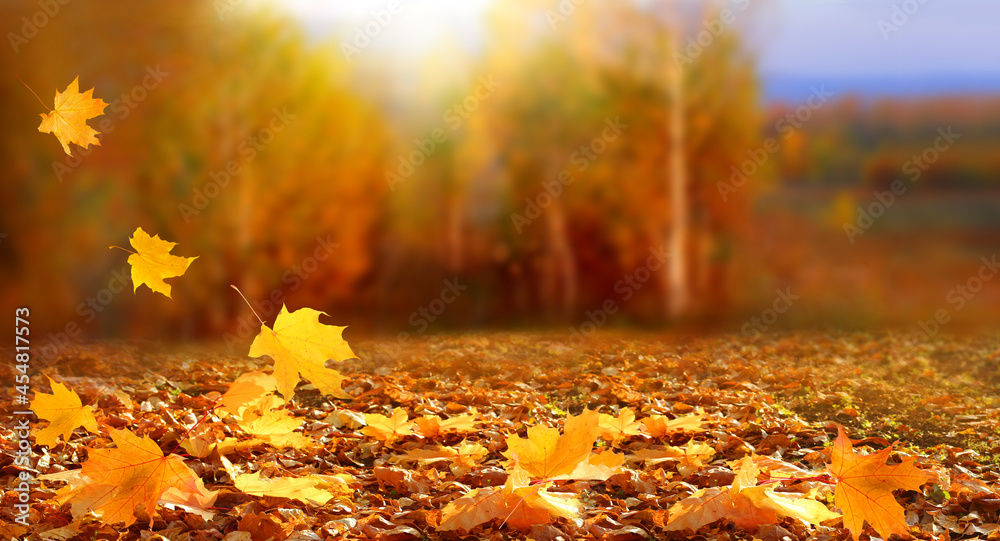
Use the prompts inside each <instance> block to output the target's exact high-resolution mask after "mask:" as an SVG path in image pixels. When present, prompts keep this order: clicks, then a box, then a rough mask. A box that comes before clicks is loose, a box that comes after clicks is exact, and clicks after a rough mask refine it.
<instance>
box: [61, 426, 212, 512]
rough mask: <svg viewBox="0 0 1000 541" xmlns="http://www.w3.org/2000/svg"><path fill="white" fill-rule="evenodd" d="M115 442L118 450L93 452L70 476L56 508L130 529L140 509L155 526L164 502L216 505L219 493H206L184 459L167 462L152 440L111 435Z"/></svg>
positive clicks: (171, 457) (122, 432) (115, 432)
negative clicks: (68, 508) (95, 515)
mask: <svg viewBox="0 0 1000 541" xmlns="http://www.w3.org/2000/svg"><path fill="white" fill-rule="evenodd" d="M111 439H112V440H113V441H114V442H115V445H116V446H117V448H114V449H88V455H89V458H88V459H87V461H86V462H84V463H83V467H82V469H80V470H74V471H73V472H70V473H71V476H72V477H71V478H70V479H66V478H65V476H63V479H64V480H68V481H70V485H69V486H68V487H65V488H63V489H61V490H60V491H59V492H58V493H57V498H56V502H57V503H60V504H61V503H67V502H69V503H70V504H71V505H72V513H73V516H74V517H78V516H80V515H83V514H85V513H88V512H91V511H93V512H95V513H98V514H101V515H102V519H103V521H104V522H105V523H108V524H111V523H117V522H122V523H124V524H125V526H126V527H128V526H129V525H131V524H132V523H133V522H135V515H134V511H135V507H136V506H139V505H141V506H143V507H144V508H145V511H146V514H147V515H149V517H150V521H152V517H153V512H154V511H155V510H156V502H157V501H160V500H166V501H168V502H170V503H178V502H179V501H181V500H183V501H184V502H185V505H190V504H195V505H197V506H199V507H200V508H202V509H204V508H206V507H208V506H209V505H211V504H212V503H213V502H214V501H215V495H216V493H215V491H209V490H207V489H205V485H204V483H202V481H201V479H200V478H199V477H198V476H197V475H195V473H194V472H193V471H191V468H189V467H188V466H187V464H185V463H184V459H183V458H181V457H179V456H177V455H169V456H163V452H162V451H160V448H159V447H158V446H157V445H156V443H154V442H153V440H151V439H149V438H148V437H142V438H140V437H139V436H136V435H135V434H132V433H131V432H129V431H127V430H114V429H112V430H111ZM63 473H67V472H63ZM50 478H54V477H50ZM73 478H75V479H76V482H75V483H74V482H73V480H72V479H73ZM171 489H172V490H171Z"/></svg>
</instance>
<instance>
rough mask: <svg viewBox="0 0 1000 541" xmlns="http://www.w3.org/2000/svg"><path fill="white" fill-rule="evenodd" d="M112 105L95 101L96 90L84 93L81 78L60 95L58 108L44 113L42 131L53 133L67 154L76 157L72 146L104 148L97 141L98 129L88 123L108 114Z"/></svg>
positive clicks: (57, 98)
mask: <svg viewBox="0 0 1000 541" xmlns="http://www.w3.org/2000/svg"><path fill="white" fill-rule="evenodd" d="M107 106H108V104H107V103H104V102H103V101H102V100H100V99H94V89H93V88H91V89H90V90H88V91H86V92H84V93H82V94H81V93H80V77H77V78H76V79H73V82H72V83H70V84H69V86H68V87H66V90H65V91H63V92H56V100H55V108H53V109H52V110H51V111H49V112H48V113H43V114H41V115H40V116H41V117H42V123H41V124H40V125H39V126H38V131H40V132H42V133H51V134H53V135H55V136H56V139H59V143H60V144H61V145H62V147H63V150H64V151H66V154H69V155H70V156H72V155H73V154H72V153H71V152H70V150H69V144H70V143H76V144H78V145H80V146H81V147H83V148H87V147H89V146H90V145H97V146H101V142H100V141H98V140H97V130H95V129H94V128H91V127H90V126H88V125H87V120H88V119H91V118H93V117H95V116H100V115H102V114H104V108H105V107H107Z"/></svg>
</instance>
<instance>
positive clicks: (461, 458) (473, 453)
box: [389, 440, 489, 477]
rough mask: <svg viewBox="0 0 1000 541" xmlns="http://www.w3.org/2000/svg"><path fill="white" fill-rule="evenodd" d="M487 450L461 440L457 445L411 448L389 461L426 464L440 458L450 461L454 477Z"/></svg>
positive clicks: (474, 464)
mask: <svg viewBox="0 0 1000 541" xmlns="http://www.w3.org/2000/svg"><path fill="white" fill-rule="evenodd" d="M487 454H489V451H488V450H487V449H486V448H485V447H483V446H482V445H480V444H478V443H470V442H467V441H465V440H462V443H460V444H459V445H458V447H438V446H435V447H432V448H429V449H412V450H410V451H407V452H406V454H405V455H403V456H399V455H396V456H393V457H391V458H390V459H389V462H391V463H395V462H410V461H415V462H417V463H418V464H421V465H426V464H430V463H432V462H438V461H441V460H450V461H451V473H452V474H454V475H455V476H456V477H461V476H462V475H465V474H466V473H468V472H469V471H471V470H472V468H473V467H475V466H476V464H477V463H479V461H480V460H482V459H483V458H484V457H485V456H486V455H487Z"/></svg>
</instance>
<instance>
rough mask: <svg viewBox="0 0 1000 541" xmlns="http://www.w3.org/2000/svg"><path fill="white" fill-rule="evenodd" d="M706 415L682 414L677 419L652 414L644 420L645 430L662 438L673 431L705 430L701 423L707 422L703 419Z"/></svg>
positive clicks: (653, 435) (650, 434) (648, 433)
mask: <svg viewBox="0 0 1000 541" xmlns="http://www.w3.org/2000/svg"><path fill="white" fill-rule="evenodd" d="M704 417H705V414H704V413H693V414H691V415H682V416H680V417H678V418H676V419H670V418H667V417H666V416H663V415H650V416H649V417H646V418H645V419H643V420H642V427H643V432H645V433H646V434H647V435H649V436H652V437H654V438H662V437H664V436H668V435H670V434H671V433H673V432H703V431H704V430H705V429H703V428H702V427H701V425H703V424H704V423H705V422H704V421H703V420H702V419H703V418H704Z"/></svg>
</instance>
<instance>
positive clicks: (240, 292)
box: [229, 284, 267, 327]
mask: <svg viewBox="0 0 1000 541" xmlns="http://www.w3.org/2000/svg"><path fill="white" fill-rule="evenodd" d="M229 287H231V288H233V289H235V290H236V292H237V293H239V294H240V297H243V302H245V303H247V306H250V311H251V312H253V315H255V316H257V321H259V322H260V324H261V326H264V327H266V326H267V325H266V324H265V323H264V320H263V319H261V318H260V315H259V314H257V311H256V310H254V309H253V306H251V305H250V301H248V300H247V297H246V295H244V294H243V292H242V291H240V288H238V287H236V286H234V285H233V284H229Z"/></svg>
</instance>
